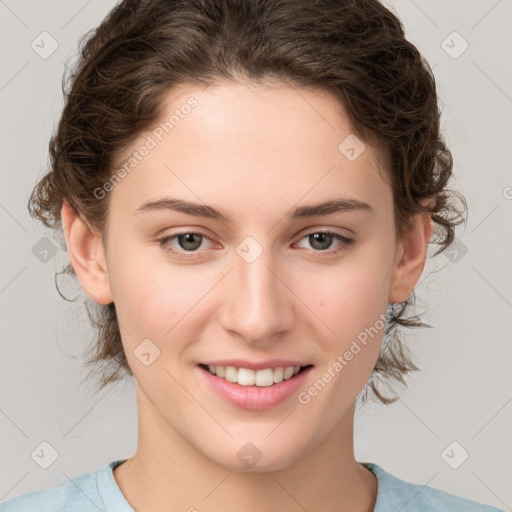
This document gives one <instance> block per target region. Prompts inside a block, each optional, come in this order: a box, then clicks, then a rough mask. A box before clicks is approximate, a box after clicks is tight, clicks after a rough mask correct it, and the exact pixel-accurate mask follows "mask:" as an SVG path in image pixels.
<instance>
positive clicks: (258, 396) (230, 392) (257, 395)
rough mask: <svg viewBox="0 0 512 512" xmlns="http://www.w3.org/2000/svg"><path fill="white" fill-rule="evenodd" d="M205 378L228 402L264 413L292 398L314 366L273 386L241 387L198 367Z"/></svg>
mask: <svg viewBox="0 0 512 512" xmlns="http://www.w3.org/2000/svg"><path fill="white" fill-rule="evenodd" d="M198 368H199V370H200V371H201V373H202V374H203V375H204V378H205V379H206V381H207V382H208V384H210V386H211V387H212V388H213V389H214V390H215V391H216V392H217V393H218V394H219V395H221V396H222V397H223V398H224V399H226V400H227V401H228V402H230V403H232V404H234V405H236V406H238V407H241V408H243V409H251V410H254V411H262V410H265V409H271V408H272V407H275V406H276V405H278V404H280V403H281V402H284V401H285V400H286V399H287V398H290V396H292V395H293V394H294V392H296V391H297V389H298V388H299V387H300V385H301V384H302V383H303V382H304V379H305V378H306V375H307V374H308V373H309V371H310V370H311V369H312V368H313V367H312V366H309V367H307V368H306V369H305V370H302V371H301V372H300V373H297V375H294V376H293V377H292V378H290V379H287V380H283V381H282V382H280V383H279V384H273V385H272V386H262V387H260V386H241V385H240V384H238V383H236V382H229V381H227V380H226V379H222V378H220V377H217V376H216V375H213V374H211V373H210V372H209V371H208V370H205V369H204V368H202V367H201V366H198Z"/></svg>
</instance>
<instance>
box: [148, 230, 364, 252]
mask: <svg viewBox="0 0 512 512" xmlns="http://www.w3.org/2000/svg"><path fill="white" fill-rule="evenodd" d="M316 234H322V235H331V236H332V237H334V238H335V239H337V240H338V241H339V242H340V244H339V245H338V247H337V248H335V249H325V250H318V249H317V250H315V249H312V251H313V254H314V255H315V256H314V257H318V256H323V255H334V254H338V253H341V252H342V251H344V250H346V249H348V247H350V246H351V245H353V244H354V243H355V240H354V239H353V238H347V237H346V236H343V235H340V234H338V233H333V232H332V231H312V232H311V233H307V234H306V235H304V236H303V237H302V238H301V239H300V240H299V241H301V240H304V238H308V237H309V236H311V235H316ZM182 235H199V236H201V237H203V239H207V240H210V241H211V239H210V237H208V236H206V235H204V234H202V233H196V232H194V231H184V232H182V233H176V234H174V235H170V236H166V237H163V238H160V239H159V240H158V244H159V245H160V247H162V248H163V249H164V251H166V252H168V253H171V254H179V255H180V256H182V257H184V258H194V257H196V256H195V255H196V254H197V252H198V251H192V252H186V251H185V252H182V251H176V250H174V249H172V248H171V246H170V244H169V242H170V241H171V240H173V239H174V238H177V237H178V236H182Z"/></svg>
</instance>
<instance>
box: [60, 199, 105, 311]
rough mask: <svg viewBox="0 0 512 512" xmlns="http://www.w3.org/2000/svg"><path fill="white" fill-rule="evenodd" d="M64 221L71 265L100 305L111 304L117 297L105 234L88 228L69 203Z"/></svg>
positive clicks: (88, 293)
mask: <svg viewBox="0 0 512 512" xmlns="http://www.w3.org/2000/svg"><path fill="white" fill-rule="evenodd" d="M61 220H62V228H63V230H64V235H65V237H66V245H67V249H68V254H69V257H70V259H71V264H72V265H73V269H74V270H75V273H76V276H77V278H78V280H79V281H80V284H81V285H82V288H83V290H84V292H85V293H86V295H87V296H88V297H89V298H90V299H92V300H94V301H95V302H97V303H98V304H110V303H111V302H113V297H112V293H111V288H110V281H109V276H108V268H107V264H106V255H105V250H104V247H103V242H102V239H101V233H99V232H97V231H95V230H93V229H91V228H90V227H89V226H87V225H86V224H85V223H84V221H83V220H82V219H81V218H80V215H79V214H78V212H77V211H76V210H75V209H74V208H73V207H72V206H70V205H69V203H67V202H66V201H63V203H62V208H61Z"/></svg>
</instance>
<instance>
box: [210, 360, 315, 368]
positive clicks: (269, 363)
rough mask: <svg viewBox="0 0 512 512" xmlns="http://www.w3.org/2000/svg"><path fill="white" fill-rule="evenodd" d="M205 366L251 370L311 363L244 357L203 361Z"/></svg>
mask: <svg viewBox="0 0 512 512" xmlns="http://www.w3.org/2000/svg"><path fill="white" fill-rule="evenodd" d="M202 364H204V365H207V366H210V365H211V366H235V367H236V368H249V369H251V370H264V369H265V368H278V367H280V366H281V367H284V368H286V367H288V366H309V365H310V364H311V363H301V362H300V361H293V360H292V359H268V360H266V361H259V362H255V361H247V360H245V359H219V360H215V361H203V362H202Z"/></svg>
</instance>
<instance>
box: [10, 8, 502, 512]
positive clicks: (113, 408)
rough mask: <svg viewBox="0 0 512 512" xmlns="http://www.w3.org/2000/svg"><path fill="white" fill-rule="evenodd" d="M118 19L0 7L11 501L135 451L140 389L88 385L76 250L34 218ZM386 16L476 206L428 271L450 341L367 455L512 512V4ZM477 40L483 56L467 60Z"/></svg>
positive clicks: (432, 355)
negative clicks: (61, 133) (74, 88)
mask: <svg viewBox="0 0 512 512" xmlns="http://www.w3.org/2000/svg"><path fill="white" fill-rule="evenodd" d="M113 5H114V2H113V1H99V0H89V1H84V0H68V1H67V2H62V1H59V2H57V1H44V2H42V1H35V0H33V1H27V0H20V1H17V2H15V1H14V0H4V1H2V0H0V48H2V53H1V66H0V69H1V75H0V105H1V120H2V122H1V134H0V144H1V152H0V155H1V161H2V167H1V180H2V181H1V183H2V186H1V189H0V222H1V235H2V243H1V248H2V249H1V250H2V259H1V261H2V265H1V266H0V304H1V326H2V329H1V347H2V355H1V358H0V372H1V373H0V375H1V382H2V386H1V397H0V413H1V414H0V429H1V432H2V433H3V435H2V437H1V450H2V451H1V455H0V460H1V461H2V464H1V472H0V500H5V499H8V498H13V497H15V496H18V495H20V494H24V493H27V492H29V491H33V490H37V489H42V488H47V487H51V486H55V485H59V484H61V483H63V482H65V481H66V480H67V479H69V478H73V477H75V476H77V475H80V474H83V473H85V472H89V471H95V470H96V469H97V468H98V467H99V466H100V465H102V464H105V463H107V462H109V461H112V460H115V459H120V458H125V457H129V456H131V455H132V454H133V452H134V450H135V447H136V439H137V424H136V421H137V416H136V407H135V386H134V383H133V382H132V381H129V382H122V383H118V384H116V385H114V386H112V387H110V388H108V389H107V390H106V391H103V392H102V393H101V394H100V396H96V395H94V394H93V393H92V388H91V387H86V386H82V387H79V383H80V380H81V379H82V377H83V376H84V375H85V370H84V369H83V368H82V363H83V359H82V349H83V348H84V347H85V345H86V343H87V341H88V339H89V336H90V334H91V331H90V327H89V324H88V320H87V317H86V314H85V311H84V310H83V309H82V307H81V306H80V305H78V306H77V305H73V304H70V303H66V302H64V301H63V300H62V299H61V298H60V297H59V295H58V294H57V291H56V290H55V287H54V273H55V272H56V271H59V270H61V269H62V267H63V266H64V264H65V263H67V261H68V259H67V253H66V252H65V250H62V247H61V246H59V244H58V242H57V240H55V239H54V238H53V237H52V234H51V233H50V232H47V231H46V230H43V229H42V227H41V226H39V225H36V224H35V222H34V221H32V219H31V218H30V216H29V214H28V211H27V209H26V203H27V199H28V197H29V193H30V190H31V189H32V187H33V186H34V184H35V183H36V181H37V180H38V179H39V178H40V177H41V176H42V174H43V173H44V172H45V171H46V167H47V162H48V160H47V149H48V141H49V138H50V136H51V133H52V130H53V127H54V125H55V124H56V122H57V119H58V116H59V114H60V109H61V107H62V93H61V76H62V73H63V70H64V62H65V61H66V60H67V59H68V58H72V57H73V55H75V53H76V48H77V42H78V38H79V36H80V35H82V34H83V33H84V32H85V31H86V30H88V29H90V28H92V27H94V26H95V25H96V24H97V23H98V22H99V21H100V20H101V19H102V18H103V17H104V16H105V14H106V13H107V12H108V11H109V10H110V9H111V8H112V7H113ZM388 5H389V6H390V7H392V8H393V9H395V11H396V12H397V13H398V15H399V16H400V18H401V19H402V20H403V22H404V24H405V27H406V32H407V36H408V38H409V39H410V40H411V41H412V42H413V43H414V44H416V45H417V46H418V48H419V49H420V51H421V52H422V53H423V54H424V55H425V57H426V58H427V60H428V61H429V62H430V64H431V66H433V67H434V72H435V75H436V78H437V83H438V90H439V95H440V98H441V105H442V110H443V120H442V122H443V129H444V131H445V134H446V140H447V142H448V144H449V147H450V149H451V150H452V152H453V155H454V158H455V175H456V180H455V181H454V183H453V185H454V186H455V187H456V188H458V189H459V190H461V191H462V192H463V193H464V194H465V196H466V198H467V200H468V204H469V217H468V225H467V227H466V229H465V230H462V229H461V230H460V231H459V233H458V239H457V243H456V245H455V246H454V250H453V251H450V253H449V254H446V255H445V254H441V255H439V256H438V257H436V258H435V260H434V261H431V262H429V264H428V265H427V268H426V270H425V273H424V275H423V277H422V280H421V283H420V285H419V287H418V288H417V289H416V293H417V296H418V298H419V299H418V305H419V311H424V310H426V308H427V305H428V310H427V312H426V313H425V316H424V318H425V320H426V321H427V322H429V323H430V324H431V325H433V327H434V328H433V329H424V330H420V331H417V332H414V333H413V334H411V335H410V337H409V342H410V345H411V347H412V349H413V351H414V353H415V355H416V361H417V363H418V364H419V366H420V367H421V368H422V371H421V372H416V373H415V374H413V375H411V376H410V377H409V378H408V389H406V390H404V391H403V393H402V394H401V396H400V399H399V400H398V401H397V402H396V403H395V404H393V405H391V406H387V407H385V406H383V405H380V404H369V405H367V406H366V407H365V408H363V409H362V410H361V411H359V412H358V414H357V415H356V420H355V429H356V435H355V450H356V458H357V460H359V461H371V462H376V463H377V464H379V465H381V466H383V467H384V468H385V469H386V470H387V471H389V472H391V473H393V474H395V475H396V476H398V477H400V478H403V479H406V480H408V481H411V482H415V483H420V484H427V485H430V486H433V487H437V488H439V489H443V490H446V491H449V492H452V493H455V494H459V495H461V496H465V497H467V498H470V499H473V500H476V501H481V502H484V503H488V504H490V505H494V506H496V507H498V508H502V509H506V510H512V509H511V507H512V487H511V486H510V481H511V479H512V436H511V435H510V430H511V429H510V425H511V419H512V403H511V402H512V382H511V378H510V374H511V361H512V344H511V343H510V331H511V327H512V315H511V311H512V309H511V308H512V291H511V290H512V286H511V284H512V283H511V281H512V272H511V271H510V255H511V254H512V251H511V245H512V230H511V229H510V228H511V223H510V215H511V209H512V174H511V172H510V168H511V167H510V164H511V149H510V148H511V144H512V138H511V134H512V133H511V132H512V129H511V115H510V114H511V110H512V81H511V71H512V65H511V62H512V59H511V51H510V48H512V44H511V43H512V42H511V38H512V37H511V30H510V20H511V14H512V2H511V0H498V1H496V0H489V1H487V0H479V1H468V0H457V1H455V0H451V1H450V2H447V1H441V0H437V1H426V0H422V1H420V0H415V1H411V0H395V1H393V2H390V3H389V4H388ZM43 31H46V32H48V33H49V34H50V35H51V36H52V38H54V39H55V40H56V41H57V43H58V48H57V50H56V51H55V52H54V53H52V54H51V55H50V56H48V57H47V58H42V57H41V56H40V55H39V54H38V53H36V51H34V50H33V49H32V47H31V43H32V42H33V41H34V40H35V41H36V43H37V41H40V39H41V36H39V35H40V34H41V32H43ZM454 31H456V32H458V33H459V34H460V36H461V37H462V38H463V39H461V38H460V37H459V36H457V35H453V34H452V33H453V32H454ZM42 37H46V38H47V37H48V36H42ZM464 40H465V41H467V43H468V44H469V46H468V48H467V49H466V51H464V52H463V53H462V54H460V55H458V53H460V51H461V50H462V49H463V44H464ZM45 41H46V43H45V51H48V49H50V48H51V46H50V40H49V39H46V40H45ZM443 41H445V43H443ZM39 44H40V46H42V45H41V43H39ZM39 51H43V49H40V50H39ZM449 53H451V55H450V54H449ZM454 57H456V58H454ZM45 236H48V237H49V239H50V241H52V244H53V245H54V246H55V249H54V250H56V253H55V254H52V253H51V252H49V253H47V255H46V258H47V259H48V261H46V262H44V261H42V260H41V258H43V260H44V257H43V256H42V255H43V254H44V252H43V251H44V250H45V248H46V247H45V245H44V244H45V243H46V244H48V245H49V247H50V248H51V245H50V244H49V241H48V240H43V241H41V239H43V237H45ZM41 244H43V245H41ZM57 249H58V250H57ZM454 441H455V442H456V443H457V444H455V445H451V446H449V445H450V444H451V443H452V442H454ZM42 442H47V443H49V444H50V445H51V446H52V447H53V448H54V449H55V450H56V452H57V454H58V456H57V459H56V460H55V462H54V463H53V464H52V465H50V466H49V467H48V469H43V468H42V467H40V464H44V461H38V463H36V461H35V460H37V457H35V456H34V458H32V456H31V454H33V452H34V451H36V452H37V451H40V449H41V448H40V445H41V443H42ZM44 446H45V445H43V447H44ZM447 447H449V448H448V449H447V450H446V448H447ZM452 449H453V451H452ZM50 452H51V450H50V449H47V450H45V453H47V454H48V453H50ZM465 452H467V454H468V458H467V459H466V460H465V461H464V462H462V463H461V461H462V459H463V458H464V455H465ZM447 461H448V462H450V464H451V465H452V466H458V467H457V468H456V469H454V468H453V467H451V466H450V465H449V464H448V462H447ZM47 462H48V461H47Z"/></svg>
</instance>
